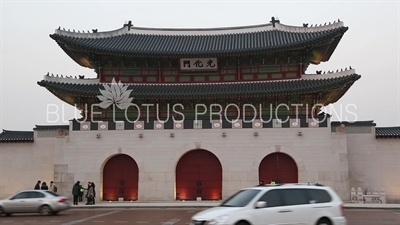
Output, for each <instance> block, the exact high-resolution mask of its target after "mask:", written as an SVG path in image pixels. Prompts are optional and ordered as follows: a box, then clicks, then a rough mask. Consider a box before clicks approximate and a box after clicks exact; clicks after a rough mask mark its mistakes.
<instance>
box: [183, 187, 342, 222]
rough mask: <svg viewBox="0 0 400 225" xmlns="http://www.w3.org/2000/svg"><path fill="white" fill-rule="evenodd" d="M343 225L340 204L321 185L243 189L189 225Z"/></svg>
mask: <svg viewBox="0 0 400 225" xmlns="http://www.w3.org/2000/svg"><path fill="white" fill-rule="evenodd" d="M276 224H282V225H283V224H296V225H297V224H299V225H300V224H301V225H346V224H347V220H346V218H345V217H344V214H343V202H342V200H341V199H340V197H339V196H338V195H337V194H336V193H335V191H333V190H332V189H331V188H329V187H325V186H323V185H320V184H277V185H265V186H257V187H252V188H246V189H242V190H240V191H239V192H237V193H236V194H234V195H233V196H231V197H230V198H228V199H227V200H226V201H224V202H223V203H222V204H221V205H219V206H217V207H213V208H210V209H207V210H204V211H201V212H199V213H197V214H196V215H194V216H193V217H192V220H191V221H190V225H276Z"/></svg>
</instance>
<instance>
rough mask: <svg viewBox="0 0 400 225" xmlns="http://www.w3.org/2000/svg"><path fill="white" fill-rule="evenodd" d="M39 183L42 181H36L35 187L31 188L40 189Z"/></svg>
mask: <svg viewBox="0 0 400 225" xmlns="http://www.w3.org/2000/svg"><path fill="white" fill-rule="evenodd" d="M40 183H42V182H41V181H40V180H38V182H37V183H36V185H35V187H34V188H33V189H34V190H40Z"/></svg>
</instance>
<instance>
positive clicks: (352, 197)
mask: <svg viewBox="0 0 400 225" xmlns="http://www.w3.org/2000/svg"><path fill="white" fill-rule="evenodd" d="M350 200H351V202H352V203H357V202H358V199H357V192H356V189H355V188H351V191H350Z"/></svg>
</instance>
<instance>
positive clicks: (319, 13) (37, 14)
mask: <svg viewBox="0 0 400 225" xmlns="http://www.w3.org/2000/svg"><path fill="white" fill-rule="evenodd" d="M0 8H1V26H0V27H1V31H0V34H1V50H0V51H1V80H0V84H1V86H0V94H1V95H0V97H1V98H0V104H1V105H0V106H1V108H0V113H1V115H0V116H1V117H0V129H6V130H32V128H33V127H34V126H35V125H43V124H67V121H68V120H69V119H72V118H73V117H75V116H74V113H75V110H74V108H73V107H72V106H69V105H67V104H66V103H63V102H62V101H61V100H59V99H58V98H56V97H55V96H54V95H53V94H51V93H50V92H49V91H47V90H46V89H45V88H43V87H40V86H39V85H38V84H37V81H40V80H42V79H43V76H44V75H45V74H47V72H50V73H53V74H64V75H72V76H77V75H79V74H84V75H85V76H86V77H95V73H94V72H93V70H90V69H87V68H83V67H81V66H79V65H78V64H77V63H75V62H74V61H73V60H72V59H71V58H70V57H69V56H68V55H67V54H65V53H64V51H63V50H62V49H61V48H60V47H59V46H58V45H57V44H56V42H55V41H54V40H52V39H51V38H50V37H49V34H52V33H54V30H55V29H56V28H58V27H59V26H61V27H64V28H66V29H75V30H85V31H87V30H91V29H98V30H99V31H108V30H115V29H118V28H120V27H122V25H123V24H124V23H126V22H127V21H128V20H132V23H133V24H134V25H135V26H139V27H156V28H200V27H201V28H207V27H225V26H245V25H256V24H265V23H269V21H270V20H271V17H272V16H275V17H278V18H279V20H280V21H281V23H283V24H287V25H296V26H302V24H303V23H309V24H310V25H311V24H324V23H326V22H333V21H335V20H336V21H337V19H340V20H341V21H344V24H345V26H348V27H349V30H348V31H347V32H346V34H345V35H344V37H343V39H342V41H341V42H340V43H339V45H338V47H337V48H336V50H335V52H334V54H333V55H332V57H331V59H330V61H329V62H325V63H321V64H320V65H315V66H310V67H309V69H308V70H307V73H315V71H316V70H323V71H328V70H335V71H336V70H337V69H341V68H346V67H349V66H351V67H352V68H354V69H355V70H356V73H358V74H360V75H361V76H362V77H361V79H360V80H358V81H357V82H356V83H355V84H354V85H353V86H352V87H351V88H350V90H349V91H348V92H347V93H346V94H345V95H344V96H343V97H342V98H341V99H340V100H339V101H338V102H337V103H335V104H334V105H333V108H334V109H335V111H331V107H328V108H327V110H328V113H329V112H331V114H333V120H335V121H338V120H349V121H354V120H358V121H361V120H374V121H375V122H376V123H377V126H380V127H384V126H399V125H400V105H399V104H400V103H399V102H400V97H399V96H400V90H399V89H400V79H399V62H400V59H399V27H400V24H399V9H400V8H399V2H398V1H391V2H389V1H386V2H383V1H376V2H354V1H353V2H350V3H349V2H329V1H307V2H306V1H291V2H284V1H279V2H273V1H258V2H251V1H239V2H234V1H218V2H213V1H198V2H194V1H143V2H139V1H129V2H128V1H126V2H122V1H112V2H111V1H110V2H105V1H63V2H61V1H54V2H45V1H42V2H39V1H32V2H18V1H1V7H0ZM349 104H352V105H353V106H355V107H352V108H351V107H350V108H348V109H349V110H350V111H352V112H354V113H356V115H357V116H356V117H355V116H354V115H353V114H351V113H348V112H346V105H349ZM48 105H56V106H57V107H58V108H59V115H60V118H59V120H57V118H56V117H55V116H54V115H51V116H50V117H49V118H47V115H48V113H47V106H48ZM341 108H342V110H341ZM54 109H55V108H54V107H52V108H51V110H54ZM63 112H64V113H63ZM78 117H79V116H78Z"/></svg>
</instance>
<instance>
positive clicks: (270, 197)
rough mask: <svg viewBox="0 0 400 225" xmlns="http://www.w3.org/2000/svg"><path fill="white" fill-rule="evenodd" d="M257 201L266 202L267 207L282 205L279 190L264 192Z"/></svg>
mask: <svg viewBox="0 0 400 225" xmlns="http://www.w3.org/2000/svg"><path fill="white" fill-rule="evenodd" d="M258 201H264V202H267V207H268V208H269V207H278V206H282V205H283V203H282V198H281V193H280V190H271V191H268V192H267V193H265V194H264V195H263V196H262V197H261V198H260V199H259V200H258Z"/></svg>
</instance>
